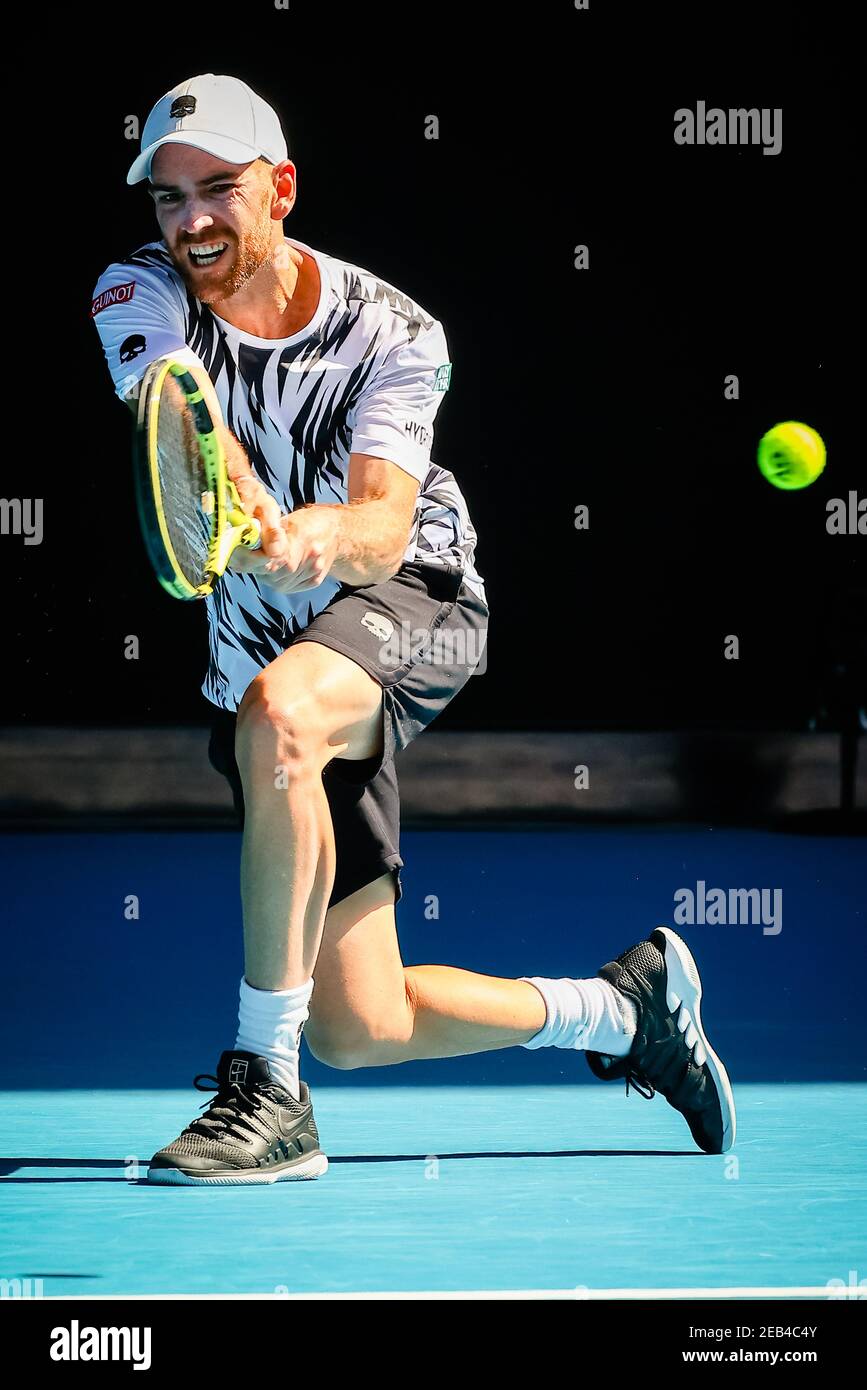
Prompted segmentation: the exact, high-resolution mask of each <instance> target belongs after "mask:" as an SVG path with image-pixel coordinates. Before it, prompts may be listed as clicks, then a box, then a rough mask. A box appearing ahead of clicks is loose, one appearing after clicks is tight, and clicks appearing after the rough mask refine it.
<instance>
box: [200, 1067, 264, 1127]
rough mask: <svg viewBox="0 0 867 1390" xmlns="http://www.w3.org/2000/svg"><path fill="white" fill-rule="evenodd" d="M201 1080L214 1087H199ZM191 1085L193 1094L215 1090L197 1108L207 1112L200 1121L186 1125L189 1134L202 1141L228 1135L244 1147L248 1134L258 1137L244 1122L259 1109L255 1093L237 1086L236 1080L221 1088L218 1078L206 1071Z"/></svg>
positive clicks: (247, 1121) (258, 1099) (247, 1088)
mask: <svg viewBox="0 0 867 1390" xmlns="http://www.w3.org/2000/svg"><path fill="white" fill-rule="evenodd" d="M203 1081H213V1082H214V1085H213V1086H203V1085H201V1084H200V1083H201V1082H203ZM193 1085H194V1086H195V1088H196V1090H197V1091H216V1095H215V1096H214V1097H213V1099H212V1100H209V1101H205V1104H204V1105H203V1106H202V1107H201V1109H203V1110H206V1112H207V1113H206V1114H204V1115H203V1116H202V1118H201V1119H200V1120H193V1123H192V1124H191V1125H190V1126H189V1130H190V1131H191V1132H192V1133H193V1134H203V1135H204V1136H205V1138H206V1139H216V1138H218V1137H220V1136H224V1135H227V1134H228V1135H231V1137H232V1138H233V1139H240V1140H241V1141H242V1143H245V1144H246V1143H249V1138H248V1136H249V1135H250V1134H252V1135H256V1134H258V1130H257V1128H256V1126H255V1125H253V1124H251V1123H250V1121H249V1119H248V1116H252V1115H256V1114H258V1112H259V1111H260V1110H261V1109H262V1105H263V1102H262V1100H261V1099H260V1098H259V1096H257V1095H256V1093H255V1091H253V1090H251V1089H250V1088H249V1087H247V1086H241V1085H239V1084H238V1082H237V1081H229V1082H227V1083H226V1084H225V1085H221V1084H220V1081H219V1078H218V1077H216V1076H211V1075H210V1074H209V1073H208V1072H202V1073H200V1074H199V1075H198V1076H196V1077H195V1078H194V1079H193Z"/></svg>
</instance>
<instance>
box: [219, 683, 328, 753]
mask: <svg viewBox="0 0 867 1390" xmlns="http://www.w3.org/2000/svg"><path fill="white" fill-rule="evenodd" d="M321 708H322V707H321V702H318V701H317V699H316V695H315V692H314V691H302V690H298V691H292V690H288V691H287V690H286V689H285V688H281V687H280V686H278V684H277V682H276V681H274V680H272V679H271V678H270V676H269V673H268V672H267V671H263V672H262V673H261V675H259V676H257V677H256V678H255V680H253V681H252V682H251V683H250V685H249V686H248V688H247V691H246V693H245V695H244V698H243V700H242V701H241V705H240V708H239V710H238V723H237V728H236V733H235V751H236V757H237V759H238V765H239V767H240V768H241V770H242V772H243V770H244V767H245V765H246V766H249V765H250V764H251V763H255V762H259V761H260V760H262V759H264V760H266V761H267V762H268V765H269V767H270V766H271V765H273V767H274V771H275V775H276V773H277V770H278V767H282V768H284V769H285V770H286V772H287V773H288V774H289V775H291V774H292V773H293V772H298V771H301V770H303V769H305V768H308V767H309V766H310V765H311V764H321V766H320V768H319V770H320V771H321V767H322V766H324V765H325V763H326V762H327V761H328V757H329V756H333V750H329V752H328V755H327V756H326V755H325V749H326V747H327V741H328V730H327V729H326V727H325V725H324V723H323V721H322V718H321Z"/></svg>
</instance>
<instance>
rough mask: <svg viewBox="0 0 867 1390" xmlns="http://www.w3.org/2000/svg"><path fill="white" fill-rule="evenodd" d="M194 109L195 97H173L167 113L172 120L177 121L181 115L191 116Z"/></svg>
mask: <svg viewBox="0 0 867 1390" xmlns="http://www.w3.org/2000/svg"><path fill="white" fill-rule="evenodd" d="M195 109H196V98H195V97H175V99H174V101H173V102H172V107H171V110H170V111H169V115H170V116H171V118H172V120H175V121H177V120H180V119H181V117H182V116H192V114H193V112H194V111H195Z"/></svg>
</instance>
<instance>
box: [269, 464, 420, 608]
mask: <svg viewBox="0 0 867 1390" xmlns="http://www.w3.org/2000/svg"><path fill="white" fill-rule="evenodd" d="M417 494H418V481H417V479H415V478H413V477H412V475H411V474H409V473H406V472H404V470H403V469H402V468H399V467H398V466H397V464H394V463H391V462H389V460H388V459H381V458H377V457H376V456H375V455H373V454H352V455H351V457H350V461H349V487H348V498H349V500H348V501H347V502H345V503H344V502H337V503H335V502H326V503H321V502H314V503H311V504H310V505H309V506H306V507H299V508H296V510H295V511H293V512H290V514H289V515H288V516H286V517H284V518H283V528H284V532H285V536H286V558H285V566H281V567H280V568H279V569H276V570H274V571H273V572H272V573H269V574H268V575H267V576H263V578H264V579H265V582H266V583H268V584H270V585H271V586H272V588H275V589H278V590H280V591H281V592H282V593H295V592H296V591H298V590H301V589H312V588H316V587H317V586H318V585H319V584H321V583H322V581H323V580H324V579H326V578H327V577H328V576H329V575H330V576H331V578H332V579H336V580H337V581H338V582H339V583H341V584H351V585H352V586H353V587H355V588H360V587H363V586H365V585H368V584H380V583H382V582H383V581H384V580H386V579H390V578H391V576H392V575H393V574H396V573H397V571H398V569H399V568H400V562H401V560H402V559H403V556H404V552H405V551H406V547H407V544H408V542H409V535H410V531H411V529H412V520H413V515H414V513H415V499H416V496H417ZM247 564H248V565H249V561H247ZM245 567H246V566H245Z"/></svg>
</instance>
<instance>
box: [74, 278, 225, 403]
mask: <svg viewBox="0 0 867 1390" xmlns="http://www.w3.org/2000/svg"><path fill="white" fill-rule="evenodd" d="M90 313H91V317H92V319H93V322H94V324H95V326H96V331H97V333H98V334H99V336H100V340H101V342H102V347H103V351H104V352H105V360H106V364H107V366H108V370H109V372H110V373H111V379H112V381H113V382H114V389H115V393H116V395H117V396H119V397H120V399H121V400H123V399H124V397H125V396H127V395H129V393H130V392H131V391H133V390H134V388H135V387H137V386H138V383H139V382H140V381H141V379H142V377H143V376H144V374H145V371H146V369H147V367H148V366H149V365H150V363H151V362H153V361H155V360H156V358H158V357H163V356H165V354H166V353H169V352H170V353H172V355H173V356H175V355H176V356H178V357H180V358H181V360H183V361H189V362H190V364H191V365H195V364H196V363H197V362H198V360H199V359H198V358H197V357H196V355H195V354H194V353H193V352H192V350H191V349H190V348H188V347H187V346H186V320H185V315H184V307H183V303H182V301H181V299H180V296H179V295H178V293H177V290H176V289H175V287H174V285H173V284H172V283H171V281H170V280H168V279H167V277H166V276H164V275H160V274H159V272H158V271H154V270H151V269H149V268H148V267H145V266H138V265H122V264H120V263H119V262H118V263H116V264H114V265H110V266H109V267H108V269H107V270H106V271H105V272H104V273H103V274H102V275H101V276H100V278H99V280H98V281H97V283H96V285H95V287H94V291H93V303H92V305H91V309H90Z"/></svg>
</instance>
